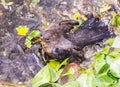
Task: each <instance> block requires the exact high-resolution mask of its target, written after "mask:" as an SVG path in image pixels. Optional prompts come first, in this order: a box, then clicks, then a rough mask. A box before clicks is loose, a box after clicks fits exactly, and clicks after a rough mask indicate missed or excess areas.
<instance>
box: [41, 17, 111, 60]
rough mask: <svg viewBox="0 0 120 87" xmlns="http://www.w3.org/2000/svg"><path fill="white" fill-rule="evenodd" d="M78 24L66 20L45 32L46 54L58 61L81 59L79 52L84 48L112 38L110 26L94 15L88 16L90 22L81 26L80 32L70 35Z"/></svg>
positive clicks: (42, 40)
mask: <svg viewBox="0 0 120 87" xmlns="http://www.w3.org/2000/svg"><path fill="white" fill-rule="evenodd" d="M78 24H79V23H78V22H77V21H74V20H64V21H60V22H55V23H51V24H50V25H49V27H48V28H47V29H45V30H43V31H42V35H41V44H42V47H43V49H44V51H45V52H46V54H48V55H49V56H50V57H52V58H56V59H65V58H68V57H73V58H81V57H82V54H81V53H80V52H79V51H80V50H82V48H83V47H85V46H86V45H91V44H95V43H97V42H99V41H102V40H103V39H106V38H109V37H110V36H111V32H110V31H109V29H108V26H107V25H105V23H104V22H102V21H101V20H100V19H99V18H97V17H94V16H93V15H92V16H88V20H87V21H86V22H84V23H83V24H82V25H81V26H79V27H78V30H76V31H75V32H74V33H70V30H71V29H73V27H74V26H76V25H78Z"/></svg>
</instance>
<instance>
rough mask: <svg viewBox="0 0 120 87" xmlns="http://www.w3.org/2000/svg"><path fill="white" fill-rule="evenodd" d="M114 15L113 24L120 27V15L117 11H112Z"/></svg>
mask: <svg viewBox="0 0 120 87" xmlns="http://www.w3.org/2000/svg"><path fill="white" fill-rule="evenodd" d="M112 16H113V18H112V25H113V26H116V27H118V28H120V16H119V15H118V14H117V13H115V12H113V13H112Z"/></svg>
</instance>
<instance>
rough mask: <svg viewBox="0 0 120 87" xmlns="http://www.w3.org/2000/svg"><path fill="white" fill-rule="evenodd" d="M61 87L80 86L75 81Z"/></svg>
mask: <svg viewBox="0 0 120 87" xmlns="http://www.w3.org/2000/svg"><path fill="white" fill-rule="evenodd" d="M62 87H80V84H79V83H78V82H77V81H72V82H68V83H66V84H64V85H63V86H62Z"/></svg>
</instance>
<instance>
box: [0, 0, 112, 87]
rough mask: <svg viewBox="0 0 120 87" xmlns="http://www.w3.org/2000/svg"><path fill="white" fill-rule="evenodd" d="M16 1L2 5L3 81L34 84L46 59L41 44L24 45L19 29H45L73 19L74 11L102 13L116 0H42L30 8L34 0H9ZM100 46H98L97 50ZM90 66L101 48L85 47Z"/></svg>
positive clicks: (0, 49)
mask: <svg viewBox="0 0 120 87" xmlns="http://www.w3.org/2000/svg"><path fill="white" fill-rule="evenodd" d="M7 1H8V2H9V1H12V2H13V3H14V4H13V5H12V6H8V9H5V8H4V6H3V5H2V4H0V81H5V82H10V83H13V84H15V85H19V84H23V85H24V84H25V85H27V86H28V87H31V79H32V78H33V77H34V75H35V74H36V73H37V72H38V71H39V70H40V69H41V67H42V66H43V65H42V61H43V60H42V58H41V56H40V55H39V49H40V48H41V47H40V45H34V46H33V47H32V48H31V49H26V48H25V46H24V41H25V37H21V36H18V35H17V33H16V30H15V28H16V27H17V26H20V25H27V26H28V27H29V29H30V31H31V30H33V29H39V30H41V29H43V28H44V27H43V25H44V24H45V23H46V22H49V23H51V22H54V21H58V20H64V19H72V16H73V15H74V13H77V12H80V13H82V14H88V13H93V14H99V10H100V8H101V7H103V6H105V5H106V4H111V3H112V0H111V1H110V0H40V2H39V3H38V4H37V5H38V6H37V7H35V8H33V7H30V1H31V0H21V1H19V0H7ZM94 48H97V49H94ZM84 50H85V51H86V53H85V55H86V54H89V56H87V55H86V58H88V60H87V61H86V62H83V66H88V65H89V63H90V59H89V58H91V57H92V56H93V55H92V54H93V53H94V52H95V51H98V50H101V47H99V46H98V45H97V46H93V47H88V48H85V49H84Z"/></svg>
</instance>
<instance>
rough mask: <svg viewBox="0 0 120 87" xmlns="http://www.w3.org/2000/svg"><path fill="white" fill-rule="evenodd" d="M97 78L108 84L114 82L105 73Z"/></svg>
mask: <svg viewBox="0 0 120 87" xmlns="http://www.w3.org/2000/svg"><path fill="white" fill-rule="evenodd" d="M98 78H99V80H100V81H101V82H106V83H110V84H111V83H113V82H114V80H113V79H112V78H111V77H109V76H108V75H107V73H104V74H101V75H99V76H98Z"/></svg>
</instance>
